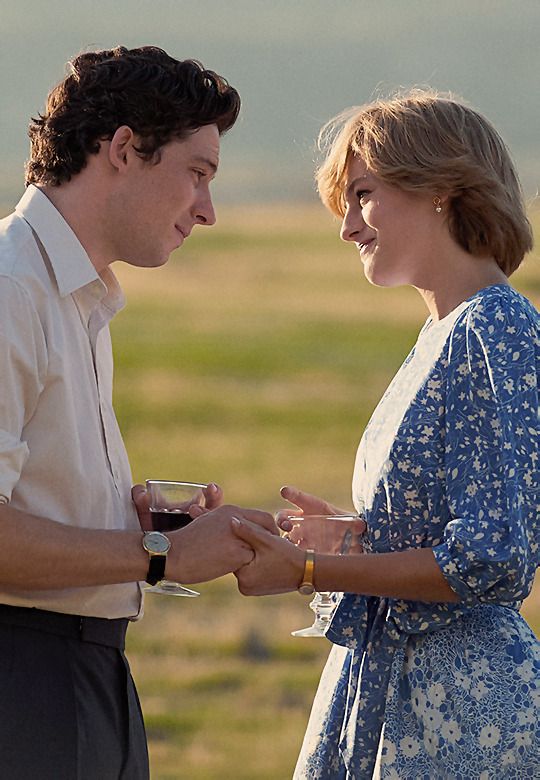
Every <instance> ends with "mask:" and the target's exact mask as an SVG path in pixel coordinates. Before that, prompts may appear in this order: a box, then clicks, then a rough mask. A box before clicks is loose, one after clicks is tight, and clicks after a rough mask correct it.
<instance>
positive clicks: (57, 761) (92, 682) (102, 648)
mask: <svg viewBox="0 0 540 780" xmlns="http://www.w3.org/2000/svg"><path fill="white" fill-rule="evenodd" d="M126 626H127V621H104V620H99V619H96V618H83V619H82V620H81V618H78V617H76V616H71V615H70V616H68V615H57V614H56V613H48V612H42V611H40V610H33V609H20V608H15V607H7V606H4V605H0V779H1V780H4V778H5V780H148V778H149V769H148V752H147V747H146V736H145V732H144V725H143V719H142V714H141V709H140V704H139V700H138V697H137V692H136V690H135V686H134V683H133V680H132V677H131V673H130V671H129V666H128V663H127V660H126V657H125V655H124V650H123V643H124V635H125V630H126ZM111 645H112V646H111Z"/></svg>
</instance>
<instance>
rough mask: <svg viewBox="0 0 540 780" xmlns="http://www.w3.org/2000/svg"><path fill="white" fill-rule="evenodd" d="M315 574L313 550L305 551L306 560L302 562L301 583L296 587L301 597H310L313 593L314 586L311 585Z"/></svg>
mask: <svg viewBox="0 0 540 780" xmlns="http://www.w3.org/2000/svg"><path fill="white" fill-rule="evenodd" d="M314 574H315V550H306V558H305V561H304V576H303V577H302V582H301V583H300V585H299V586H298V592H299V593H301V594H302V595H303V596H311V594H312V593H315V585H314V584H313V577H314Z"/></svg>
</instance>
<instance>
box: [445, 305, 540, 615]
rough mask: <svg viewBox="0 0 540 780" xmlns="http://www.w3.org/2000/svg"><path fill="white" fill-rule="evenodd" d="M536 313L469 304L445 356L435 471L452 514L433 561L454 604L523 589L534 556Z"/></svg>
mask: <svg viewBox="0 0 540 780" xmlns="http://www.w3.org/2000/svg"><path fill="white" fill-rule="evenodd" d="M538 360H539V334H538V320H537V319H536V320H535V319H534V316H531V314H530V313H529V312H526V311H524V310H523V309H521V308H520V307H519V305H518V304H517V303H516V302H514V303H509V302H506V303H505V305H503V306H501V305H499V306H497V305H493V307H492V306H491V305H490V306H489V307H488V308H486V309H484V308H482V307H479V308H476V307H475V308H473V310H472V311H471V312H469V313H468V315H467V317H465V318H464V320H463V321H462V322H461V323H460V325H459V326H456V329H455V332H454V333H453V336H452V340H451V351H450V356H449V368H448V386H447V403H446V419H445V476H446V490H447V500H448V505H449V508H450V513H451V517H452V519H451V520H450V522H449V523H448V525H447V527H446V529H445V534H444V541H443V543H442V544H440V545H439V546H437V547H435V548H434V554H435V557H436V560H437V562H438V564H439V566H440V568H441V570H442V572H443V574H444V576H445V577H446V579H447V580H448V582H449V584H450V586H451V588H452V589H453V590H454V591H455V592H456V593H457V594H458V595H459V596H460V597H461V599H462V601H463V603H465V604H467V605H474V604H477V603H481V602H492V603H500V604H505V603H513V602H516V601H520V600H522V599H523V598H525V597H526V596H527V594H528V593H529V591H530V588H531V586H532V582H533V578H534V573H535V571H536V568H537V566H538V563H539V560H538V557H539V541H538V536H539V527H538V525H539V520H538V518H539V517H540V497H539V479H538V440H539V423H538V387H537V384H538Z"/></svg>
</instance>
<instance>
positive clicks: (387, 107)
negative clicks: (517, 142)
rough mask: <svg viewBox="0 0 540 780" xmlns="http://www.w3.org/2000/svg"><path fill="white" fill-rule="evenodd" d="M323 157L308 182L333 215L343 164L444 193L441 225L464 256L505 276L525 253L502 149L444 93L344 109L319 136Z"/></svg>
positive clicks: (526, 232) (339, 205)
mask: <svg viewBox="0 0 540 780" xmlns="http://www.w3.org/2000/svg"><path fill="white" fill-rule="evenodd" d="M319 147H320V148H321V149H322V150H323V151H324V152H325V155H326V156H325V159H324V161H323V163H322V165H321V166H320V168H319V169H318V171H317V174H316V179H317V185H318V190H319V194H320V196H321V200H322V201H323V203H324V204H325V206H327V207H328V208H329V209H330V211H332V212H333V213H334V214H335V215H336V216H339V217H343V216H344V214H345V210H346V205H345V199H344V192H345V181H346V177H347V164H348V162H349V159H350V158H351V156H353V155H355V156H358V157H360V158H361V159H362V160H363V161H364V162H365V164H366V166H367V168H368V170H369V171H371V173H373V174H374V175H375V176H377V177H378V178H379V179H381V180H382V181H384V182H386V183H387V184H389V185H391V186H394V187H398V188H400V189H402V190H407V191H410V192H424V193H428V194H432V195H433V196H434V197H435V196H436V195H439V196H441V195H447V196H448V199H449V208H448V227H449V230H450V234H451V235H452V237H453V238H454V240H455V241H457V243H458V244H459V245H460V246H461V247H463V249H465V250H466V251H467V252H469V253H470V254H471V255H477V256H484V257H486V256H491V257H494V258H495V260H496V261H497V263H498V264H499V266H500V267H501V268H502V270H503V271H504V272H505V274H506V275H507V276H510V274H511V273H512V272H513V271H515V270H516V268H517V267H518V266H519V264H520V263H521V261H522V260H523V257H524V255H525V253H526V252H528V251H530V250H531V249H532V245H533V239H532V229H531V225H530V223H529V220H528V219H527V215H526V211H525V203H524V200H523V193H522V190H521V186H520V183H519V180H518V177H517V174H516V171H515V168H514V165H513V163H512V160H511V158H510V154H509V152H508V149H507V148H506V146H505V144H504V142H503V140H502V139H501V137H500V136H499V134H498V133H497V131H496V130H495V128H494V127H493V126H492V125H491V124H490V123H489V122H488V121H487V119H485V118H484V117H483V116H482V115H481V114H479V113H478V112H477V111H475V110H473V109H472V108H469V107H468V106H466V105H464V104H463V103H462V102H460V101H459V100H456V99H454V98H453V97H452V96H450V95H441V94H439V93H437V92H435V91H433V90H424V89H414V90H411V91H409V92H407V93H404V94H400V95H396V96H394V97H391V98H388V99H386V100H385V99H378V100H376V101H374V102H373V103H369V104H367V105H364V106H360V107H358V106H357V107H354V108H350V109H348V110H346V111H344V112H343V113H341V114H339V115H338V116H337V117H335V118H334V119H332V120H331V121H330V122H328V123H327V124H326V125H325V126H324V127H323V129H322V130H321V134H320V136H319Z"/></svg>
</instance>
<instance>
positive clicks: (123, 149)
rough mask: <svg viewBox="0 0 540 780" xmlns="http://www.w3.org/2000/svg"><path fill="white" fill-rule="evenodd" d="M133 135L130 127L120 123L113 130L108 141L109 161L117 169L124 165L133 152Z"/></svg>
mask: <svg viewBox="0 0 540 780" xmlns="http://www.w3.org/2000/svg"><path fill="white" fill-rule="evenodd" d="M134 143H135V135H134V133H133V130H132V129H131V127H128V126H127V125H121V126H120V127H119V128H117V130H116V131H115V133H114V135H113V137H112V138H111V140H110V143H109V152H108V156H109V162H110V164H111V165H112V166H113V168H116V169H117V170H118V171H120V170H122V169H123V168H125V167H126V165H127V163H128V160H129V157H130V155H131V153H132V152H133V146H134Z"/></svg>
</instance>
